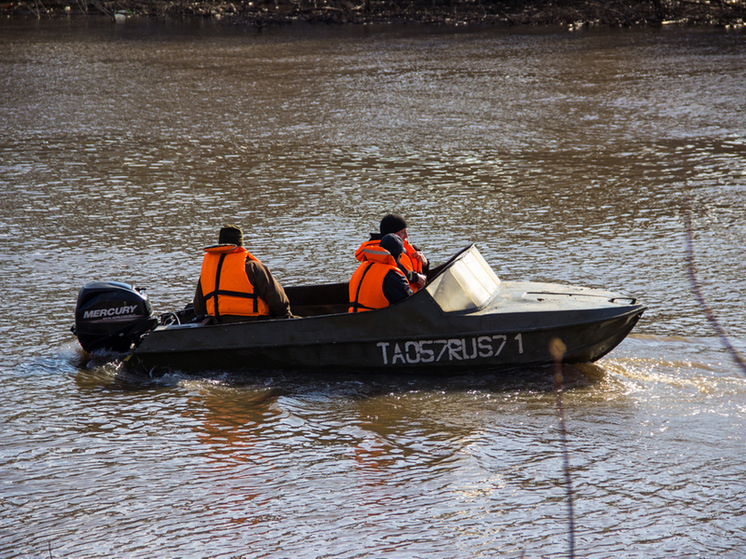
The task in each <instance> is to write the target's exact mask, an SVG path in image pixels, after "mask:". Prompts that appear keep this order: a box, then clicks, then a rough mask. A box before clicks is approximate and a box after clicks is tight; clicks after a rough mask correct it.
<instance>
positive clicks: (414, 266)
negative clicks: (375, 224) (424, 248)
mask: <svg viewBox="0 0 746 559" xmlns="http://www.w3.org/2000/svg"><path fill="white" fill-rule="evenodd" d="M380 231H381V232H380V233H371V234H370V239H369V240H368V241H365V242H364V243H363V244H361V245H360V248H358V249H357V251H356V252H355V258H357V259H358V260H360V261H361V262H362V254H363V250H364V249H365V248H369V247H374V246H377V245H378V243H380V242H381V239H382V238H383V237H384V236H385V235H388V234H390V233H394V234H396V235H398V236H399V238H400V239H401V240H402V242H403V243H404V251H403V253H402V255H401V258H400V259H399V267H400V268H401V269H402V271H403V272H404V274H405V275H406V276H407V281H408V282H409V286H410V287H411V288H412V291H417V290H419V289H420V288H421V287H422V286H423V285H425V281H426V279H427V278H426V277H425V274H426V273H427V270H428V268H429V266H430V263H429V262H428V261H427V258H425V255H424V254H422V252H421V251H420V249H419V248H417V247H415V246H413V245H411V244H410V243H409V234H408V233H407V222H406V221H404V218H403V217H402V216H400V215H398V214H387V215H385V216H384V217H383V219H382V220H381V224H380Z"/></svg>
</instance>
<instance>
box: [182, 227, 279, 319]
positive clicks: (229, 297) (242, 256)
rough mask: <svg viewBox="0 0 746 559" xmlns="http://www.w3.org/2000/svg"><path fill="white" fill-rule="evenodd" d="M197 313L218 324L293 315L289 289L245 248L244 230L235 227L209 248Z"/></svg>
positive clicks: (226, 229)
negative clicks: (213, 318)
mask: <svg viewBox="0 0 746 559" xmlns="http://www.w3.org/2000/svg"><path fill="white" fill-rule="evenodd" d="M194 312H196V313H197V315H209V316H213V317H215V320H216V321H217V322H238V321H244V320H255V319H259V318H270V317H271V318H290V317H291V316H292V314H291V312H290V301H289V300H288V298H287V295H285V290H284V289H283V288H282V286H281V285H280V284H279V283H277V280H275V278H274V277H273V276H272V272H270V271H269V268H267V266H265V265H264V264H262V263H261V262H260V261H259V260H257V259H256V258H255V257H254V256H252V255H251V254H250V253H249V251H247V250H246V249H245V248H244V247H243V231H241V229H240V228H238V227H236V226H234V225H226V226H225V227H223V228H222V229H220V236H219V238H218V244H217V245H214V246H209V247H207V248H205V257H204V259H203V261H202V273H201V274H200V278H199V281H198V282H197V290H196V292H195V293H194Z"/></svg>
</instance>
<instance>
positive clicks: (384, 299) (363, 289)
mask: <svg viewBox="0 0 746 559" xmlns="http://www.w3.org/2000/svg"><path fill="white" fill-rule="evenodd" d="M403 251H404V242H403V241H402V240H401V238H400V237H399V236H398V235H392V234H390V235H386V236H384V237H383V239H381V241H380V243H378V244H377V245H376V246H370V247H367V248H364V249H362V253H361V258H362V264H360V266H358V268H357V270H355V273H354V274H352V278H351V279H350V283H349V291H350V309H349V312H364V311H372V310H375V309H382V308H384V307H388V306H389V305H393V304H394V303H398V302H399V301H403V300H404V299H406V298H407V297H409V296H410V295H412V289H411V288H410V287H409V283H407V278H406V276H405V275H404V272H403V271H402V270H401V268H400V267H399V257H400V256H401V254H402V253H403Z"/></svg>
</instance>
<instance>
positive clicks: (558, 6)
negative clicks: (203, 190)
mask: <svg viewBox="0 0 746 559" xmlns="http://www.w3.org/2000/svg"><path fill="white" fill-rule="evenodd" d="M0 9H1V10H2V13H3V14H4V15H6V14H7V15H9V16H12V15H32V16H36V17H39V18H47V17H76V16H85V15H106V16H108V17H110V18H111V19H112V20H116V19H117V18H126V17H129V16H134V15H136V16H145V17H154V18H191V17H200V18H214V19H218V20H220V21H222V22H225V23H229V24H238V25H252V26H257V27H262V26H267V25H281V24H289V23H293V22H296V21H305V22H309V23H327V24H364V23H408V22H417V23H426V24H439V25H456V24H472V25H480V24H482V25H505V26H515V25H528V26H540V25H566V26H568V27H571V28H578V27H584V26H598V27H631V26H637V25H666V24H671V23H678V24H689V25H715V26H724V27H729V28H732V27H735V28H743V27H744V20H746V0H733V1H731V0H722V1H721V0H709V1H707V0H611V1H593V0H583V1H580V2H578V1H573V0H525V1H519V0H493V1H483V2H479V1H475V0H472V1H469V0H434V1H433V0H411V1H410V0H354V1H348V0H236V1H224V0H214V1H188V0H176V1H169V0H19V1H11V2H5V3H3V4H2V5H1V6H0Z"/></svg>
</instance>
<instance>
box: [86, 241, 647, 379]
mask: <svg viewBox="0 0 746 559" xmlns="http://www.w3.org/2000/svg"><path fill="white" fill-rule="evenodd" d="M285 291H286V293H287V295H288V297H289V299H290V303H291V307H292V309H293V313H294V314H295V315H297V316H299V317H300V318H294V319H283V320H259V321H256V320H255V321H249V322H238V323H230V324H212V323H211V321H210V320H209V319H199V318H198V317H194V316H193V315H192V314H190V312H189V311H188V310H186V311H179V312H176V313H167V314H164V315H161V316H160V317H156V316H154V315H153V313H152V310H151V308H150V303H149V302H148V301H147V297H146V296H145V295H144V294H142V293H140V291H138V290H137V289H135V288H132V287H130V286H129V285H127V284H122V283H118V282H96V283H92V284H87V285H86V286H84V287H83V289H82V290H81V293H80V295H79V297H78V306H77V309H76V323H75V326H74V327H73V331H74V332H75V334H76V335H77V336H78V339H79V341H80V343H81V345H82V346H83V348H84V349H85V350H86V351H96V350H113V351H119V352H123V353H125V354H126V356H125V360H126V363H127V364H128V365H129V366H130V367H134V368H136V369H138V370H142V371H147V372H153V373H159V372H165V371H175V370H178V371H205V370H231V371H238V370H240V371H254V372H259V371H276V370H287V371H324V372H334V371H339V372H359V371H378V372H381V371H391V372H396V373H427V374H433V373H434V374H449V375H450V374H455V373H465V372H474V371H480V370H489V371H499V370H505V369H514V368H518V367H526V366H536V365H544V364H549V363H552V362H553V361H554V357H553V354H552V351H551V348H550V346H551V345H552V344H554V342H555V340H560V341H561V342H562V344H561V345H562V346H564V353H563V357H562V360H563V361H564V362H567V363H583V362H592V361H596V360H597V359H599V358H601V357H603V356H604V355H606V354H607V353H609V352H610V351H611V350H612V349H614V348H615V347H616V346H617V345H619V343H620V342H621V341H622V340H624V338H625V337H626V336H627V335H628V334H629V333H630V331H631V330H632V329H633V328H634V326H635V324H636V323H637V321H638V320H639V319H640V317H641V316H642V313H643V312H644V311H645V307H644V306H643V305H640V304H638V303H637V301H636V300H635V299H634V298H632V297H627V296H623V295H620V294H617V293H611V292H608V291H601V290H596V289H588V288H583V287H573V286H564V285H558V284H551V283H535V282H505V281H501V280H500V279H499V278H498V277H497V276H496V275H495V273H494V272H493V271H492V269H491V268H490V266H489V265H488V264H487V262H485V260H484V259H483V258H482V255H481V254H480V253H479V251H478V250H477V248H476V247H475V246H474V245H471V246H469V247H466V248H464V249H463V250H461V251H460V252H459V253H457V254H456V255H455V256H453V257H452V258H451V259H450V260H449V261H448V262H446V263H445V264H443V265H441V266H438V267H437V268H436V269H434V270H432V271H431V272H430V273H429V274H428V282H427V285H426V286H425V288H424V289H421V290H420V291H418V292H417V293H415V294H414V295H413V296H412V297H410V298H408V299H406V300H405V301H402V302H401V303H398V304H396V305H392V306H390V307H387V308H385V309H381V310H377V311H371V312H364V313H354V314H351V313H348V312H347V307H348V293H347V284H346V283H335V284H324V285H311V286H296V287H286V289H285Z"/></svg>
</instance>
